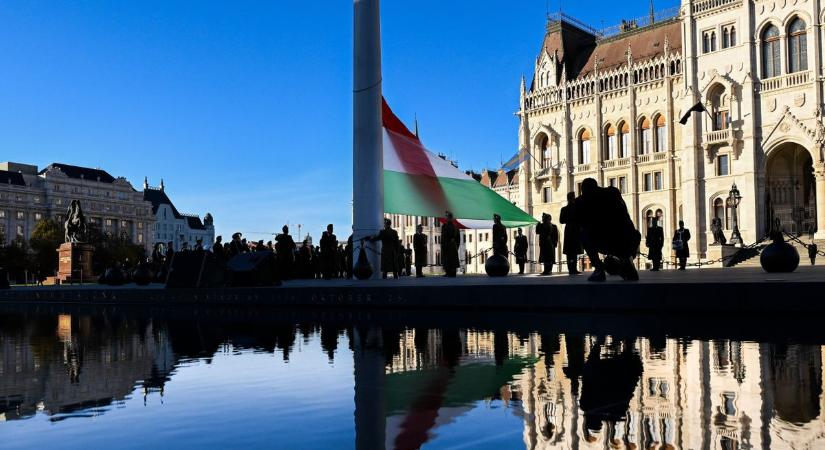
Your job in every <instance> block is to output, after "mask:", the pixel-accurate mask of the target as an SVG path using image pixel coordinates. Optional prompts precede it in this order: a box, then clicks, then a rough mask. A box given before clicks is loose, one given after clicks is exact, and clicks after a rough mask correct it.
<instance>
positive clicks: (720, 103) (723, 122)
mask: <svg viewBox="0 0 825 450" xmlns="http://www.w3.org/2000/svg"><path fill="white" fill-rule="evenodd" d="M710 111H711V116H712V117H713V124H712V125H713V131H719V130H724V129H725V128H727V127H728V126H729V125H730V114H729V112H728V104H727V96H726V95H725V86H723V85H721V84H719V85H716V86H715V87H714V88H713V90H712V91H711V95H710Z"/></svg>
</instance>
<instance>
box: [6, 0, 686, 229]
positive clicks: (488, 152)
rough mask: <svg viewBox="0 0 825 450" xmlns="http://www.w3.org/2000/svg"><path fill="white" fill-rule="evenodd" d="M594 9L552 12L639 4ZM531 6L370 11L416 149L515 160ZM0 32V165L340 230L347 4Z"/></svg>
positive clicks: (234, 8)
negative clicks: (51, 169)
mask: <svg viewBox="0 0 825 450" xmlns="http://www.w3.org/2000/svg"><path fill="white" fill-rule="evenodd" d="M676 4H678V2H677V1H675V0H670V1H669V2H667V3H666V4H665V3H663V2H657V5H656V6H657V9H662V8H666V7H670V6H674V5H676ZM595 5H598V3H597V2H578V3H574V2H569V1H568V2H565V5H564V9H565V12H566V13H568V14H571V15H574V16H576V17H578V18H580V19H582V20H584V21H586V22H588V23H591V24H594V25H595V26H597V27H601V26H602V25H605V26H607V25H613V24H615V23H618V22H619V21H620V19H621V18H623V17H624V18H632V17H637V16H642V15H645V14H646V11H647V9H648V3H647V2H636V3H634V4H632V5H627V4H625V5H623V6H622V11H621V16H620V15H618V14H619V13H615V14H614V13H612V12H611V11H610V10H611V9H609V8H594V6H595ZM550 8H551V10H557V9H558V1H557V0H556V1H553V2H550ZM545 10H546V2H545V1H544V0H479V1H473V2H470V1H458V0H456V1H445V0H417V1H414V2H413V1H401V0H385V1H384V2H382V28H383V29H382V33H383V51H384V61H383V65H384V95H385V96H386V97H387V99H388V101H389V102H390V104H391V105H392V107H393V109H394V110H395V111H396V113H397V114H398V115H399V117H401V118H402V119H403V120H405V121H407V122H408V123H412V121H413V117H414V116H415V115H416V114H417V115H418V119H419V124H420V128H421V137H422V139H423V140H424V142H425V144H426V145H427V146H428V147H429V148H430V149H431V150H433V151H438V152H444V153H446V154H448V155H450V156H452V157H453V158H455V159H457V160H458V161H459V163H460V164H461V167H462V168H472V169H476V170H478V169H481V168H484V167H491V168H495V167H497V165H498V164H499V161H500V159H501V158H504V159H506V158H507V157H508V156H510V155H511V154H512V153H514V152H515V149H516V145H517V138H518V136H517V131H518V121H517V120H516V118H515V117H514V116H513V113H514V112H515V111H516V110H517V108H518V88H519V79H520V77H521V76H522V74H525V75H528V81H529V78H530V77H529V74H530V73H531V71H532V63H533V61H534V59H535V57H536V55H537V52H538V50H539V47H540V44H541V40H542V37H543V35H544V24H545V18H544V17H545ZM612 10H613V11H615V10H616V9H615V8H613V9H612ZM0 23H2V24H3V26H2V27H0V55H2V58H0V73H2V76H1V77H0V80H2V81H0V105H1V106H0V160H2V161H7V160H8V161H17V162H27V163H32V164H36V165H38V166H40V167H42V166H45V165H47V164H48V163H50V162H53V161H61V162H66V163H70V164H77V165H86V166H90V167H101V168H104V169H106V170H107V171H109V172H110V173H112V174H113V175H115V176H125V177H127V178H128V179H129V180H130V181H131V182H132V183H133V184H134V185H135V187H136V188H140V185H141V184H142V182H143V177H144V176H149V180H150V184H152V185H157V184H159V182H160V178H163V179H164V180H165V183H166V186H167V192H168V193H169V195H170V196H171V198H172V200H173V201H174V202H175V204H176V205H177V206H178V208H179V209H180V210H182V211H185V212H192V213H199V214H201V215H202V214H204V213H205V212H207V211H208V212H211V213H212V214H213V215H214V216H215V219H216V225H217V227H218V232H219V233H222V234H224V235H228V234H230V233H231V231H234V230H240V231H243V232H245V234H246V235H247V236H248V237H249V238H251V239H268V238H269V237H268V236H267V235H260V234H256V233H258V232H273V231H276V230H279V229H280V227H281V226H282V225H283V224H284V223H287V222H289V223H291V224H293V225H294V224H297V223H301V224H303V230H304V231H305V232H306V231H310V232H311V233H313V234H314V235H317V234H320V231H321V230H322V229H323V227H324V225H325V224H326V223H328V222H332V223H334V224H335V225H336V228H337V234H338V235H339V237H340V238H344V237H346V235H348V234H349V232H348V230H349V226H350V220H351V219H350V217H351V216H350V198H351V191H352V162H351V161H352V156H351V153H352V132H351V123H352V2H350V1H348V0H319V1H287V0H270V1H264V0H257V1H252V0H232V1H229V0H225V1H208V0H189V1H183V0H164V1H155V0H141V1H119V0H99V1H98V0H87V1H83V0H78V1H71V2H69V1H56V0H52V1H38V0H4V1H3V2H2V3H0ZM296 231H297V230H296Z"/></svg>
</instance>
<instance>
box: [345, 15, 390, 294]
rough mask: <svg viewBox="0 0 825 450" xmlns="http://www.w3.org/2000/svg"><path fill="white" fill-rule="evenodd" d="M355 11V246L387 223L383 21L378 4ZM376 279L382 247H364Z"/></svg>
mask: <svg viewBox="0 0 825 450" xmlns="http://www.w3.org/2000/svg"><path fill="white" fill-rule="evenodd" d="M353 5H354V7H355V28H354V31H355V33H354V34H355V45H354V83H353V124H352V125H353V130H352V131H353V133H352V135H353V146H352V197H353V206H352V207H353V244H354V247H355V251H356V253H355V254H354V255H353V261H357V258H358V254H357V251H358V249H360V247H361V246H360V241H361V239H363V238H365V237H369V236H374V235H375V234H377V233H378V232H379V231H380V230H381V228H383V218H384V149H383V130H382V124H381V104H382V94H381V17H380V14H379V0H353ZM365 245H366V247H367V248H368V250H367V257H368V258H369V261H370V264H371V265H372V270H373V278H380V271H381V267H380V255H379V252H380V250H381V245H380V243H377V242H376V243H369V242H366V241H365Z"/></svg>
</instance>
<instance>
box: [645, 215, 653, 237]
mask: <svg viewBox="0 0 825 450" xmlns="http://www.w3.org/2000/svg"><path fill="white" fill-rule="evenodd" d="M645 224H646V226H645V236H646V235H647V230H648V229H649V228H650V227H652V226H653V211H652V210H650V209H648V210H647V212H646V213H645Z"/></svg>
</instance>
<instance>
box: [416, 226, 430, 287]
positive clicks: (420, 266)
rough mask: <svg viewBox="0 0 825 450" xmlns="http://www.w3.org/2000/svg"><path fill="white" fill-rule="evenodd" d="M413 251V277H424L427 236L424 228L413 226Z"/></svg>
mask: <svg viewBox="0 0 825 450" xmlns="http://www.w3.org/2000/svg"><path fill="white" fill-rule="evenodd" d="M413 251H414V252H415V276H416V277H417V278H423V277H424V267H426V266H427V235H426V234H424V227H423V226H421V225H416V226H415V234H414V235H413Z"/></svg>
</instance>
